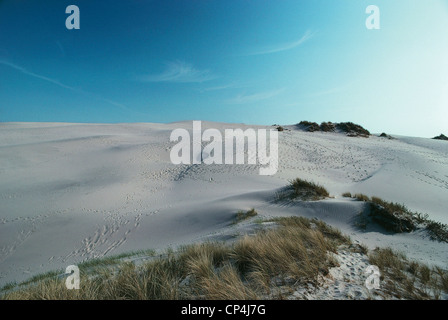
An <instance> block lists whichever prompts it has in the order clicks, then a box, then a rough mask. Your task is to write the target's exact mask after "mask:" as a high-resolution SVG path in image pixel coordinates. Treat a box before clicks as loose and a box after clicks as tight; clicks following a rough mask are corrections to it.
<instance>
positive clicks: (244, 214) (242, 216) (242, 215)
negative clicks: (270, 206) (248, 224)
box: [235, 208, 258, 223]
mask: <svg viewBox="0 0 448 320" xmlns="http://www.w3.org/2000/svg"><path fill="white" fill-rule="evenodd" d="M257 214H258V212H257V211H255V209H254V208H252V209H250V210H247V211H243V210H239V211H238V212H237V214H236V218H235V223H238V222H241V221H243V220H246V219H249V218H252V217H255V216H256V215H257Z"/></svg>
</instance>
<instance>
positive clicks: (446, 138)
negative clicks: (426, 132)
mask: <svg viewBox="0 0 448 320" xmlns="http://www.w3.org/2000/svg"><path fill="white" fill-rule="evenodd" d="M433 139H436V140H448V137H447V136H446V135H444V134H443V133H441V134H440V136H437V137H434V138H433Z"/></svg>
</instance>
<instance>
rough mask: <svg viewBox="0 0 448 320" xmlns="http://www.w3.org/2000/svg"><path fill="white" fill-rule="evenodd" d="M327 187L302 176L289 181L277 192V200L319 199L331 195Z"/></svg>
mask: <svg viewBox="0 0 448 320" xmlns="http://www.w3.org/2000/svg"><path fill="white" fill-rule="evenodd" d="M329 196H330V194H329V193H328V191H327V189H325V188H324V187H323V186H321V185H319V184H317V183H314V182H311V181H307V180H304V179H301V178H296V179H294V180H291V181H290V182H289V185H288V186H286V187H284V188H282V189H281V190H280V191H279V192H277V195H276V200H277V201H283V200H295V199H299V200H303V201H317V200H322V199H325V198H327V197H329Z"/></svg>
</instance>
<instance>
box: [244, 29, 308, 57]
mask: <svg viewBox="0 0 448 320" xmlns="http://www.w3.org/2000/svg"><path fill="white" fill-rule="evenodd" d="M314 35H315V32H312V31H310V30H308V31H306V32H305V34H304V35H303V36H302V37H300V39H298V40H296V41H293V42H288V43H280V44H276V45H271V46H268V47H263V48H257V49H255V50H254V51H252V52H249V53H247V54H246V55H248V56H254V55H261V54H271V53H276V52H281V51H286V50H291V49H294V48H296V47H298V46H300V45H302V44H303V43H305V42H306V41H308V40H310V39H311V38H312V37H314Z"/></svg>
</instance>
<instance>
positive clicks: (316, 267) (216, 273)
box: [1, 217, 349, 300]
mask: <svg viewBox="0 0 448 320" xmlns="http://www.w3.org/2000/svg"><path fill="white" fill-rule="evenodd" d="M272 221H275V222H276V223H277V227H276V228H274V229H269V230H262V231H259V232H258V233H257V234H255V235H253V236H245V237H243V238H242V239H240V240H239V241H237V242H235V243H233V244H225V243H199V244H194V245H188V246H183V247H181V248H179V249H178V250H177V251H169V252H167V253H166V254H164V255H161V256H158V257H157V256H155V257H154V258H153V259H152V260H150V261H147V262H145V263H142V264H140V265H137V264H135V263H133V262H129V261H127V262H126V261H122V262H121V263H119V264H118V265H115V267H114V268H111V266H110V265H109V266H108V263H98V262H95V263H94V264H90V265H88V266H89V268H85V266H86V265H84V268H85V270H86V271H85V273H84V274H83V275H82V278H81V288H80V290H67V289H66V288H65V279H60V278H57V277H50V278H45V279H41V280H39V281H37V282H32V283H31V282H30V283H29V285H27V286H25V287H23V286H22V287H19V288H15V289H13V290H9V291H7V292H5V293H4V294H3V295H2V297H1V298H2V299H19V300H29V299H50V300H53V299H64V300H65V299H87V300H104V299H106V300H116V299H131V300H139V299H151V300H156V299H164V300H170V299H175V300H178V299H263V298H266V297H269V298H272V299H276V298H279V297H281V294H282V292H283V291H282V289H281V288H283V287H284V286H286V287H290V286H291V285H293V284H294V285H297V284H299V283H301V284H305V283H307V284H317V280H318V278H319V277H321V276H325V275H326V274H327V273H328V270H329V268H330V267H332V266H334V265H335V262H334V260H333V259H332V258H331V256H330V255H329V253H330V252H335V250H336V248H337V246H338V245H339V244H341V243H344V242H346V241H349V240H348V238H346V237H344V236H342V235H341V234H340V233H339V232H338V231H336V230H335V229H333V228H331V227H330V226H327V225H326V224H324V223H323V222H320V221H317V220H309V219H305V218H298V217H290V218H277V219H274V220H272ZM92 265H93V266H94V267H95V268H92ZM87 270H90V272H87Z"/></svg>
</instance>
